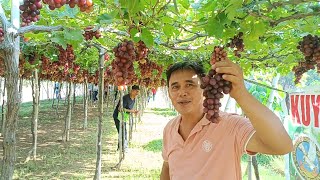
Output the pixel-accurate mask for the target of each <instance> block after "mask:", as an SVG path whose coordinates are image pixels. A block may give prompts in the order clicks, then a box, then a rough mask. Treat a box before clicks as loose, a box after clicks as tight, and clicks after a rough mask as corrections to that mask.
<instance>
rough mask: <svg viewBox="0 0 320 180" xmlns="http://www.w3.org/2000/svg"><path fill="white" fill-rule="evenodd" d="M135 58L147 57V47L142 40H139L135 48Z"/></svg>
mask: <svg viewBox="0 0 320 180" xmlns="http://www.w3.org/2000/svg"><path fill="white" fill-rule="evenodd" d="M136 51H137V52H136V53H137V60H142V59H144V58H146V57H147V55H148V51H149V49H148V48H147V46H146V45H145V44H144V42H143V41H139V42H138V44H137V48H136Z"/></svg>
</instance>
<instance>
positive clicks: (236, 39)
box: [226, 32, 244, 58]
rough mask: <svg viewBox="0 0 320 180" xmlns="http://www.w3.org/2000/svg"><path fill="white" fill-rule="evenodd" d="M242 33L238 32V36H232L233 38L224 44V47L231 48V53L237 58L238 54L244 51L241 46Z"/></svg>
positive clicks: (242, 45)
mask: <svg viewBox="0 0 320 180" xmlns="http://www.w3.org/2000/svg"><path fill="white" fill-rule="evenodd" d="M242 37H243V32H239V34H238V35H235V36H233V38H230V42H229V43H227V44H226V47H230V48H233V49H234V50H233V53H234V55H235V56H237V57H238V58H240V57H241V54H240V52H242V51H243V50H244V44H243V39H242Z"/></svg>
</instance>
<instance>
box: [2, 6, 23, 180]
mask: <svg viewBox="0 0 320 180" xmlns="http://www.w3.org/2000/svg"><path fill="white" fill-rule="evenodd" d="M11 4H12V5H11V22H12V24H13V26H14V27H15V28H17V29H18V28H20V11H19V5H20V3H19V1H11ZM1 10H2V7H1ZM2 25H3V27H4V29H5V31H6V30H7V27H6V26H7V24H5V25H4V24H2ZM8 41H9V42H10V43H11V44H12V45H9V47H7V48H6V49H5V50H4V51H5V52H4V64H5V70H6V73H5V78H6V81H7V83H6V87H7V113H6V119H5V131H4V138H3V161H2V171H1V179H5V180H11V179H12V177H13V172H14V164H15V160H16V155H15V153H16V129H17V123H16V122H17V119H18V112H19V107H20V99H19V98H20V96H19V89H18V81H19V54H20V37H19V36H17V37H14V34H6V33H5V42H3V43H8Z"/></svg>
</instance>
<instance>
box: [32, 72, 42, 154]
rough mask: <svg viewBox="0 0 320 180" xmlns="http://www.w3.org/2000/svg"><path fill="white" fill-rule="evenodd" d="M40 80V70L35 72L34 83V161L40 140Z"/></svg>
mask: <svg viewBox="0 0 320 180" xmlns="http://www.w3.org/2000/svg"><path fill="white" fill-rule="evenodd" d="M38 81H39V78H38V70H37V69H35V70H34V83H33V88H32V89H33V90H34V92H33V111H32V124H31V133H32V157H33V160H35V159H36V155H37V139H38V117H39V95H40V93H39V83H38Z"/></svg>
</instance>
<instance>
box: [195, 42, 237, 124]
mask: <svg viewBox="0 0 320 180" xmlns="http://www.w3.org/2000/svg"><path fill="white" fill-rule="evenodd" d="M226 58H227V52H226V51H225V50H224V48H223V47H219V46H215V47H214V50H213V52H212V55H211V61H210V63H211V65H213V64H215V63H216V62H219V61H224V60H225V59H226ZM201 88H202V89H204V91H203V95H204V96H205V100H204V102H203V106H204V109H203V111H204V113H207V114H206V118H207V119H208V120H210V121H211V122H213V123H218V117H219V108H220V107H221V103H220V99H221V98H223V93H224V94H228V93H229V92H230V91H231V88H232V86H231V83H230V82H229V81H226V80H224V79H222V74H220V73H217V72H216V71H215V70H213V69H211V70H210V71H209V73H208V74H207V75H205V76H204V77H202V83H201Z"/></svg>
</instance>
